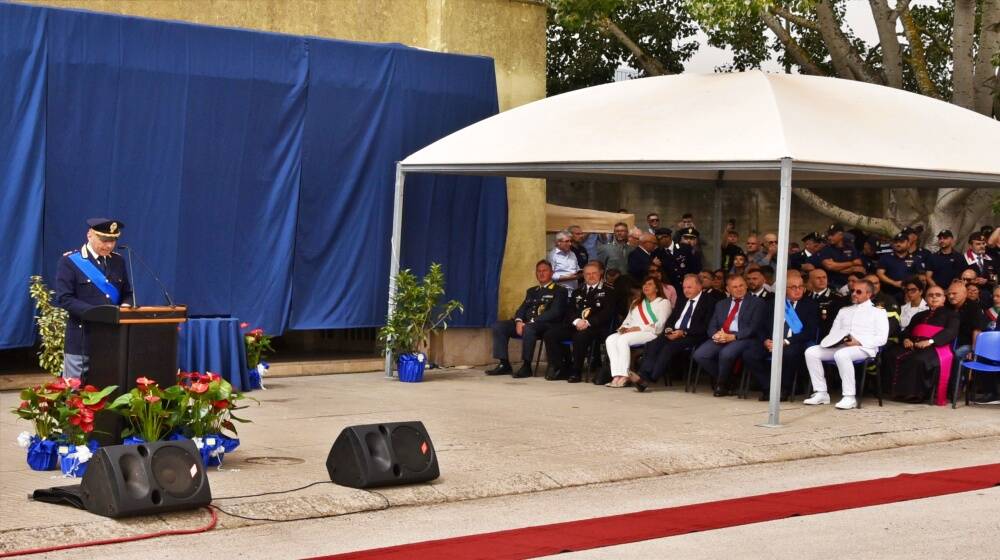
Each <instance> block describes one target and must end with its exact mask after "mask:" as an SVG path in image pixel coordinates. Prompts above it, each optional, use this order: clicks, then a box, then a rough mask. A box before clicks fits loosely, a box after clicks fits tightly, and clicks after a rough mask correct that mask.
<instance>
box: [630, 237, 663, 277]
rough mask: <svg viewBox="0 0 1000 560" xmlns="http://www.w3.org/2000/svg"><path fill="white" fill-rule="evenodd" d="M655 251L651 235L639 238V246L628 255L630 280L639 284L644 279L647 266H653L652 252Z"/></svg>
mask: <svg viewBox="0 0 1000 560" xmlns="http://www.w3.org/2000/svg"><path fill="white" fill-rule="evenodd" d="M655 250H656V237H655V236H654V235H653V234H651V233H644V234H642V235H640V236H639V246H638V247H636V248H635V250H634V251H632V252H631V253H629V254H628V275H629V276H631V277H632V280H634V281H636V282H639V283H641V282H642V281H643V280H645V279H646V273H647V272H649V265H651V264H653V251H655Z"/></svg>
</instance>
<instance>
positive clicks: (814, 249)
mask: <svg viewBox="0 0 1000 560" xmlns="http://www.w3.org/2000/svg"><path fill="white" fill-rule="evenodd" d="M802 243H803V244H804V245H805V247H804V248H803V249H802V250H801V251H799V252H798V253H795V254H794V255H791V256H789V257H788V267H789V268H794V269H795V270H801V271H802V272H809V271H810V270H813V269H814V268H823V264H822V262H820V260H819V252H820V251H821V250H822V249H823V236H822V235H821V234H820V233H819V232H815V231H813V232H810V233H807V234H806V235H805V237H803V238H802Z"/></svg>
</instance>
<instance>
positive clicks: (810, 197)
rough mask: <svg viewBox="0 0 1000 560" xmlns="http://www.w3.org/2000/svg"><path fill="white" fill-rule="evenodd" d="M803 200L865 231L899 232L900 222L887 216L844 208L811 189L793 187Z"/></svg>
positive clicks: (893, 233) (832, 216) (888, 233)
mask: <svg viewBox="0 0 1000 560" xmlns="http://www.w3.org/2000/svg"><path fill="white" fill-rule="evenodd" d="M792 192H793V193H795V195H796V196H798V197H799V198H800V199H801V200H802V201H803V202H805V203H806V204H807V205H808V206H809V207H810V208H812V209H813V210H815V211H817V212H819V213H820V214H823V215H824V216H827V217H829V218H833V219H834V220H836V221H838V222H840V223H842V224H846V225H851V226H854V227H859V228H861V229H863V230H865V231H868V232H872V233H882V234H885V235H895V234H896V233H898V232H899V230H900V227H899V224H897V223H896V222H894V221H892V220H888V219H886V218H872V217H870V216H863V215H861V214H857V213H855V212H851V211H849V210H844V209H843V208H841V207H839V206H837V205H836V204H832V203H830V202H827V201H826V200H823V199H822V198H820V197H819V195H817V194H816V193H814V192H812V191H811V190H810V189H806V188H802V187H796V188H794V189H792Z"/></svg>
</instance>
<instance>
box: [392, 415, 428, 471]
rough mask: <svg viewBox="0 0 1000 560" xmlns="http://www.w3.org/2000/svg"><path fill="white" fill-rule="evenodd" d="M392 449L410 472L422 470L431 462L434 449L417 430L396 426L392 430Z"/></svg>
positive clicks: (400, 462) (401, 463)
mask: <svg viewBox="0 0 1000 560" xmlns="http://www.w3.org/2000/svg"><path fill="white" fill-rule="evenodd" d="M391 437H392V449H393V451H395V452H396V459H397V460H398V461H399V464H400V465H402V466H403V468H405V469H407V470H409V471H410V472H415V473H419V472H423V471H424V470H426V469H427V467H428V466H429V465H430V464H431V459H432V458H433V457H432V456H433V454H434V450H433V449H432V448H431V444H430V441H428V439H427V438H426V437H424V435H423V434H422V433H420V431H419V430H415V429H413V428H411V427H409V426H398V427H396V428H395V429H394V430H393V431H392V436H391Z"/></svg>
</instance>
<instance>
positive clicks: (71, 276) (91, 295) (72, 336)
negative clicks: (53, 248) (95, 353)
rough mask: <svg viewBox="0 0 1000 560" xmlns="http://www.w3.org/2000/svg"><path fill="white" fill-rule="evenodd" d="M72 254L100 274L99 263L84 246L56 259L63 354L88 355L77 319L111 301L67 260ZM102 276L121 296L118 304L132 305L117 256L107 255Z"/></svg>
mask: <svg viewBox="0 0 1000 560" xmlns="http://www.w3.org/2000/svg"><path fill="white" fill-rule="evenodd" d="M73 253H83V254H84V257H85V258H86V259H87V260H89V261H90V262H91V263H93V265H94V266H96V267H97V268H98V270H100V268H101V267H100V263H99V262H98V260H97V258H96V257H95V256H94V255H93V253H92V252H91V251H90V250H89V249H88V248H87V246H86V245H84V246H83V247H82V248H80V249H79V250H76V251H70V252H68V253H65V254H63V256H62V257H60V258H59V265H58V266H57V267H56V297H55V305H57V306H58V307H61V308H63V309H65V310H66V311H68V312H69V319H68V320H67V321H66V346H65V352H66V353H67V354H80V355H84V356H86V355H88V350H87V336H86V332H85V329H84V326H83V320H82V319H81V317H82V316H83V314H84V313H85V312H86V311H87V310H89V309H90V308H92V307H96V306H98V305H110V304H111V303H112V302H111V300H110V299H109V298H108V297H107V296H106V295H105V294H104V292H102V291H101V290H100V289H98V288H97V286H95V285H94V284H93V283H92V282H91V281H90V279H89V278H87V275H86V274H84V273H83V272H81V271H80V269H79V268H77V266H76V265H75V264H73V261H71V260H69V256H70V255H72V254H73ZM107 261H108V263H107V271H106V272H105V276H106V277H107V278H108V280H109V281H110V282H111V284H113V285H114V286H115V287H116V288H118V293H119V294H121V301H119V304H122V303H128V304H131V303H132V284H131V283H130V282H129V278H128V272H127V271H126V268H125V259H123V258H122V256H121V255H119V254H118V253H111V254H110V255H109V256H108V258H107Z"/></svg>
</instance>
